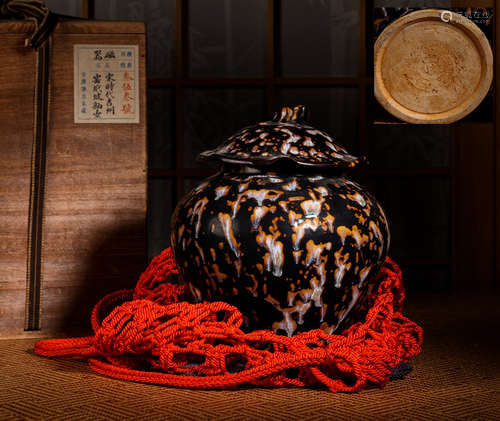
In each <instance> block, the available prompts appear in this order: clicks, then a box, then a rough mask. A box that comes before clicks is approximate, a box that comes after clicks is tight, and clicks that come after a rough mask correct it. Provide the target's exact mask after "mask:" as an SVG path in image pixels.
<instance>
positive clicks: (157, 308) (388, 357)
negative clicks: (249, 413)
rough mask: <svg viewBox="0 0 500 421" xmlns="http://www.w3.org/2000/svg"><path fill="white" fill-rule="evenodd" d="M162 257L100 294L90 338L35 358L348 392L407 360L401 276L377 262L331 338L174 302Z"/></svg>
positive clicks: (414, 349)
mask: <svg viewBox="0 0 500 421" xmlns="http://www.w3.org/2000/svg"><path fill="white" fill-rule="evenodd" d="M174 274H178V269H177V267H176V264H175V261H174V258H173V254H172V251H171V250H170V249H166V250H165V251H163V253H161V254H160V255H159V256H157V257H156V258H154V259H153V260H152V262H151V264H150V265H149V267H148V268H147V269H146V271H145V272H144V273H143V274H142V275H141V277H140V279H139V281H138V283H137V286H136V288H135V289H134V290H133V291H128V290H123V291H117V292H115V293H113V294H110V295H108V296H106V297H104V298H103V299H102V300H101V301H100V302H99V303H98V304H97V305H96V306H95V308H94V310H93V312H92V316H91V321H92V327H93V329H94V332H95V335H94V336H90V337H86V338H70V339H56V340H43V341H38V342H37V343H36V344H35V352H36V353H37V354H39V355H43V356H48V357H55V356H83V357H87V358H89V365H90V367H91V368H92V369H93V370H95V371H97V372H98V373H101V374H105V375H107V376H111V377H116V378H119V379H124V380H131V381H138V382H144V383H155V384H164V385H169V386H177V387H186V388H198V389H216V388H217V389H220V388H227V387H232V386H236V385H242V384H254V385H259V386H267V387H269V386H316V385H324V386H326V387H328V388H329V389H330V390H331V391H332V392H338V391H343V392H357V391H360V390H362V389H363V388H364V387H366V385H367V384H368V383H369V382H370V383H373V384H376V385H379V386H384V385H385V384H386V383H387V382H388V381H389V378H390V375H391V371H392V370H393V369H394V368H395V367H396V366H398V365H399V364H400V363H401V362H403V361H407V360H408V359H410V358H411V357H413V356H415V355H417V354H418V353H419V352H420V350H421V346H422V329H421V328H420V327H419V326H418V325H417V324H416V323H414V322H412V321H411V320H409V319H407V318H406V317H404V316H403V315H402V314H401V309H402V304H403V300H404V288H403V285H402V276H401V271H400V270H399V268H398V266H397V265H396V264H395V263H394V262H392V261H391V260H390V259H389V258H387V260H386V263H385V265H384V266H383V267H382V269H381V270H380V272H379V274H378V275H377V276H378V277H379V278H380V279H379V280H378V281H379V287H378V290H377V291H376V292H375V293H374V294H372V295H371V296H370V297H369V298H368V300H367V303H366V305H365V307H366V310H367V312H366V316H365V317H364V321H363V322H358V323H356V324H354V325H352V326H351V327H349V328H348V329H347V330H345V331H344V332H342V333H341V334H338V335H327V334H326V333H324V332H323V331H322V330H320V329H316V330H311V331H308V332H303V333H299V334H297V335H295V336H292V337H290V338H289V337H286V336H281V335H277V334H275V333H274V332H272V331H269V330H259V331H254V332H250V333H244V332H243V331H242V330H241V329H240V326H241V324H242V322H243V317H242V315H241V313H240V312H239V311H238V309H237V308H235V307H233V306H231V305H229V304H227V303H224V302H212V303H208V302H205V303H201V304H191V303H188V302H185V301H179V300H180V299H181V298H182V293H183V288H182V287H181V286H178V285H175V284H173V283H170V282H168V281H169V277H170V276H171V275H174Z"/></svg>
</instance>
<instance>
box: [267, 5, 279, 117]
mask: <svg viewBox="0 0 500 421" xmlns="http://www.w3.org/2000/svg"><path fill="white" fill-rule="evenodd" d="M278 26H279V0H267V10H266V37H267V38H266V78H267V86H266V99H267V100H266V107H267V115H268V116H270V115H272V113H273V112H274V111H276V110H275V108H276V85H275V78H276V76H277V75H278V68H279V63H278V60H279V59H278V57H279V53H278V51H279V45H278V44H279V37H278V34H279V28H278Z"/></svg>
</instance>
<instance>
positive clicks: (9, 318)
mask: <svg viewBox="0 0 500 421" xmlns="http://www.w3.org/2000/svg"><path fill="white" fill-rule="evenodd" d="M33 30H34V24H33V23H32V22H30V21H3V22H0V57H1V66H0V337H3V338H6V337H30V336H53V335H56V336H57V335H66V334H77V333H82V328H83V329H87V328H88V326H89V317H90V311H91V309H92V307H93V305H94V304H95V303H96V302H97V301H98V300H99V298H101V297H102V296H103V295H105V294H106V293H108V292H111V291H114V290H117V289H121V288H128V287H131V286H133V285H134V283H135V282H136V280H137V278H138V276H139V275H140V273H141V271H142V270H143V269H144V268H145V265H146V245H145V218H146V113H145V111H146V100H145V76H146V74H145V73H146V72H145V51H146V50H145V26H144V24H143V23H138V22H99V21H66V22H60V23H58V24H57V26H56V27H55V29H54V31H53V33H52V35H51V36H50V40H49V44H48V45H49V47H48V54H47V55H46V57H45V58H46V59H47V60H46V61H47V63H48V65H47V66H45V67H44V66H43V65H41V55H40V50H39V51H38V52H36V51H34V50H33V49H32V48H30V47H26V46H25V39H26V38H27V37H28V35H29V34H31V33H32V32H33ZM75 45H76V46H77V47H75ZM119 46H121V47H120V48H121V49H120V48H119ZM87 47H89V48H90V50H89V51H90V53H89V54H91V55H94V58H95V60H96V61H95V62H92V63H91V62H90V61H89V63H87V64H85V65H84V64H81V63H80V61H81V62H82V63H84V60H83V58H82V57H83V56H82V55H81V54H80V52H81V51H83V50H82V48H83V49H85V48H87ZM115 47H116V50H115V49H114V48H115ZM127 48H128V50H127ZM122 53H123V54H122ZM129 53H130V54H129ZM79 54H80V55H79ZM82 54H83V53H82ZM120 55H121V56H122V57H120ZM99 57H100V59H99ZM97 59H99V61H100V64H99V65H102V69H103V72H104V71H107V72H108V73H106V76H108V75H109V74H112V75H113V76H112V77H110V78H109V79H110V80H112V81H113V82H114V84H113V86H111V85H109V84H108V85H109V86H108V85H105V81H104V76H105V74H104V73H103V74H101V76H102V78H103V79H102V81H101V82H102V85H99V86H100V88H101V92H97V100H96V101H93V95H94V93H95V92H96V91H98V90H96V83H97V82H96V81H97V80H98V79H99V78H98V79H95V80H94V82H92V81H91V80H90V79H91V77H93V76H95V75H96V74H98V72H97V71H96V69H91V68H90V67H88V70H89V72H85V69H86V67H85V66H88V65H91V66H98V62H97ZM108 59H109V60H108ZM122 59H123V61H122V62H121V61H120V60H122ZM86 60H87V59H86ZM88 60H91V58H89V59H88ZM127 60H128V61H127ZM122 63H123V64H122ZM128 63H131V65H129V64H128ZM110 65H111V67H109V66H110ZM78 66H80V67H78ZM120 66H121V68H120ZM127 66H128V67H127ZM75 67H76V70H75ZM110 69H111V70H110ZM90 70H92V71H90ZM122 70H130V72H129V73H128V78H127V77H126V76H125V73H124V72H121V73H119V72H120V71H122ZM47 72H48V73H47ZM78 72H80V73H78ZM86 73H88V74H86ZM44 75H48V76H47V78H46V80H47V81H48V86H47V88H48V89H46V90H45V92H41V91H40V80H41V79H43V78H44V77H45V76H44ZM116 75H118V76H119V77H118V78H115V77H114V76H116ZM124 78H125V79H127V80H128V82H127V83H129V85H130V86H129V88H131V90H129V92H128V93H127V94H126V95H127V97H126V98H125V97H124V95H125V91H124V89H125V87H126V86H128V85H125V79H124ZM110 80H108V82H109V81H110ZM120 84H121V85H120ZM106 86H107V88H106ZM110 87H111V90H110V89H109V88H110ZM84 88H85V89H84ZM122 88H123V89H122ZM113 89H114V90H113ZM82 92H87V93H88V94H89V95H88V96H87V97H86V96H85V95H83V96H82V95H80V94H81V93H82ZM44 95H46V96H47V100H46V102H45V104H46V105H45V107H46V108H47V110H48V113H46V114H47V116H46V117H43V113H40V107H42V108H43V107H44V105H43V98H42V102H40V101H41V97H43V96H44ZM118 96H120V97H119V98H118ZM133 96H137V97H136V98H133ZM111 97H113V98H111ZM94 98H95V97H94ZM100 98H101V99H102V100H101V99H100ZM106 98H107V99H109V102H107V100H106ZM117 98H118V99H117ZM126 100H127V101H129V102H128V103H127V104H130V105H127V107H128V108H126V107H125V106H122V105H123V104H124V103H125V102H124V101H126ZM114 101H117V102H114ZM96 103H97V105H96ZM98 104H101V106H100V107H99V106H98ZM112 106H115V107H118V106H119V107H121V109H120V110H122V111H123V112H126V111H127V110H128V111H129V114H131V115H132V117H133V118H132V117H131V116H130V115H126V116H125V117H126V118H123V119H122V120H120V118H118V116H119V115H121V114H120V113H118V112H117V113H116V114H113V112H114V111H118V110H114V109H113V108H112ZM106 109H108V113H109V118H102V117H103V115H102V114H101V115H99V113H97V114H95V113H93V114H92V116H91V118H89V120H88V121H84V120H81V117H82V115H83V116H85V115H86V114H81V113H82V112H85V111H87V112H88V111H89V110H90V111H92V110H93V111H96V110H98V111H101V113H105V112H106ZM122 114H123V113H122ZM41 116H42V117H41ZM115 116H116V118H114V117H115ZM122 117H123V115H122ZM78 119H80V120H78ZM75 121H79V122H75ZM44 124H47V126H46V130H45V129H44ZM44 130H45V133H46V147H45V148H43V147H40V145H39V144H38V146H36V145H37V142H39V141H40V133H42V132H44ZM34 145H35V146H34ZM43 149H45V152H44V151H43ZM42 155H43V156H45V158H44V159H43V157H42ZM43 161H45V175H44V174H43V171H41V169H42V170H43V168H42V167H43ZM40 173H42V174H41V176H40Z"/></svg>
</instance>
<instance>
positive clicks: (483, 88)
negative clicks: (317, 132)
mask: <svg viewBox="0 0 500 421" xmlns="http://www.w3.org/2000/svg"><path fill="white" fill-rule="evenodd" d="M374 61H375V69H374V71H375V80H374V90H375V96H376V98H377V100H378V101H379V102H380V104H381V105H382V106H383V107H384V108H385V109H386V110H387V111H389V112H390V113H391V114H392V115H394V116H395V117H398V118H400V119H401V120H404V121H407V122H409V123H415V124H431V123H433V124H446V123H452V122H454V121H457V120H459V119H461V118H463V117H464V116H466V115H467V114H469V113H470V112H471V111H473V110H474V109H475V108H476V107H477V106H478V105H479V104H480V102H481V101H482V100H483V99H484V97H485V96H486V94H487V93H488V90H489V88H490V85H491V81H492V78H493V54H492V52H491V47H490V44H489V42H488V40H487V38H486V36H485V35H484V34H483V32H482V31H481V30H480V29H479V28H478V27H477V26H476V25H475V24H474V23H473V22H472V21H470V20H469V19H467V18H465V17H463V16H461V15H459V14H457V13H453V12H450V11H445V10H434V9H430V10H421V11H417V12H413V13H410V14H408V15H406V16H403V17H402V18H400V19H398V20H396V21H395V22H393V23H392V24H391V25H389V26H388V27H387V28H386V29H385V30H384V32H382V34H381V35H380V36H379V38H378V39H377V42H376V44H375V60H374Z"/></svg>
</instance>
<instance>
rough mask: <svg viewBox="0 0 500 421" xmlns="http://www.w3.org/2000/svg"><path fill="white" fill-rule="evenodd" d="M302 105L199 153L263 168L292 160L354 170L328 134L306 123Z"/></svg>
mask: <svg viewBox="0 0 500 421" xmlns="http://www.w3.org/2000/svg"><path fill="white" fill-rule="evenodd" d="M305 114H306V109H305V107H304V106H300V105H299V106H297V107H295V108H293V109H292V108H290V107H284V108H283V109H282V111H281V113H280V114H278V113H276V114H275V116H274V118H273V120H271V121H265V122H262V123H258V124H256V125H253V126H249V127H245V128H244V129H242V130H240V131H238V132H236V133H235V134H234V135H232V136H231V137H230V138H229V139H228V140H227V141H226V142H224V143H223V144H222V145H220V146H219V147H217V148H215V149H213V150H209V151H205V152H202V153H201V154H200V156H199V157H200V158H201V159H216V160H219V161H222V162H227V163H233V164H247V165H259V166H262V165H264V166H266V165H271V164H273V163H276V162H277V161H281V160H284V161H291V162H292V163H294V164H296V165H299V166H305V167H310V166H314V167H354V166H355V165H357V164H358V163H359V158H357V157H355V156H352V155H349V154H348V153H347V151H346V150H345V149H344V148H343V147H342V146H340V145H339V144H338V143H336V142H335V141H334V140H333V139H332V138H331V137H330V136H329V135H328V134H327V133H325V132H324V131H322V130H318V129H315V128H314V127H312V126H310V125H308V124H306V123H305V121H304V118H305Z"/></svg>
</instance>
